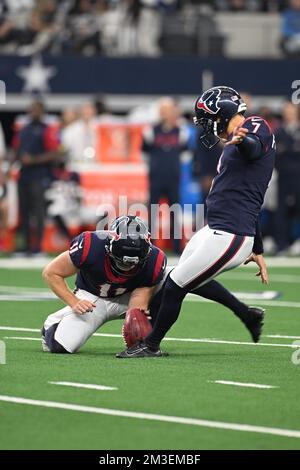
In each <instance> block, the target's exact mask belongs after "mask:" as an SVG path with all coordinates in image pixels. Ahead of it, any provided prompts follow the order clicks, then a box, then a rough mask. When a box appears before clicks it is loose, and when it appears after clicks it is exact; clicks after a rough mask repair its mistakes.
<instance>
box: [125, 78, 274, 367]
mask: <svg viewBox="0 0 300 470" xmlns="http://www.w3.org/2000/svg"><path fill="white" fill-rule="evenodd" d="M246 108H247V107H246V104H245V102H244V101H243V99H242V98H241V96H240V94H239V93H238V92H237V91H235V90H234V89H232V88H229V87H225V86H219V87H214V88H210V89H209V90H207V91H206V92H204V93H203V95H202V96H200V97H199V98H198V99H197V101H196V104H195V112H196V117H195V123H196V124H197V125H200V126H202V127H203V135H202V137H201V140H202V142H203V144H204V145H206V147H208V148H212V147H213V146H214V145H215V144H216V143H217V142H218V141H219V140H220V138H221V139H224V140H225V141H226V143H225V146H224V150H223V153H222V155H221V157H220V160H219V164H218V168H217V175H216V177H215V178H214V181H213V183H212V187H211V190H210V193H209V195H208V197H207V220H208V224H207V225H206V226H205V227H203V228H202V229H201V230H199V232H197V233H196V234H195V235H194V236H193V237H192V238H191V240H190V241H189V242H188V244H187V245H186V247H185V250H184V251H183V253H182V255H181V258H180V262H179V264H178V266H177V267H176V268H175V269H174V270H173V271H172V272H171V274H170V276H169V277H168V279H167V281H166V284H165V286H164V289H163V294H162V301H161V305H160V308H159V312H158V315H157V319H156V321H155V324H154V328H153V330H152V332H151V333H150V334H149V335H148V336H147V337H146V338H145V339H144V340H143V341H142V342H140V343H138V344H137V345H135V346H133V347H132V348H129V349H127V350H125V351H123V352H121V353H119V354H118V355H117V357H119V358H136V357H158V356H161V355H162V352H161V350H160V342H161V341H162V339H163V338H164V336H165V335H166V333H167V332H168V331H169V329H170V328H171V326H172V325H173V324H174V323H175V321H176V320H177V318H178V316H179V313H180V308H181V304H182V301H183V299H184V297H185V295H186V294H187V293H188V292H191V291H192V292H194V291H195V289H197V288H199V286H203V285H205V284H206V283H207V282H208V281H209V280H211V279H213V278H214V277H215V276H217V275H218V274H220V273H222V272H224V271H227V270H229V269H233V268H235V267H236V266H239V265H241V264H242V263H244V262H245V260H247V259H251V260H253V261H255V262H256V263H257V264H258V266H259V268H260V272H261V273H262V275H263V282H267V273H266V267H265V263H264V260H263V257H262V254H261V253H262V251H263V250H262V240H261V235H260V230H259V226H258V215H259V212H260V209H261V206H262V204H263V200H264V196H265V192H266V190H267V187H268V184H269V181H270V179H271V176H272V171H273V167H274V160H275V138H274V135H273V134H272V131H271V129H270V127H269V125H268V124H267V122H266V121H264V119H262V118H260V117H258V116H252V117H249V118H247V119H245V118H244V113H245V111H246ZM249 257H250V258H249ZM256 313H257V314H256V320H255V319H253V322H254V324H255V323H256V327H255V329H256V331H258V332H260V330H261V325H262V322H263V310H262V311H261V312H256Z"/></svg>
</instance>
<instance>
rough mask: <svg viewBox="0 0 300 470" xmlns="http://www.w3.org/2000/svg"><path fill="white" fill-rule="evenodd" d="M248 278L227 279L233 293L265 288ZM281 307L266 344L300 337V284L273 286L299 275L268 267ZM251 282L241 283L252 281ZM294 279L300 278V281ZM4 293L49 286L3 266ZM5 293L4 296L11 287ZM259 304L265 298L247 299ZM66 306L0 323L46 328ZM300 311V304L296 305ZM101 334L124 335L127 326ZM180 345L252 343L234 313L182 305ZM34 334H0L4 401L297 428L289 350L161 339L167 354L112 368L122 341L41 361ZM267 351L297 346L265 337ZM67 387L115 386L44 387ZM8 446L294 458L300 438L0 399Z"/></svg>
mask: <svg viewBox="0 0 300 470" xmlns="http://www.w3.org/2000/svg"><path fill="white" fill-rule="evenodd" d="M254 272H255V271H253V270H248V269H247V270H246V269H243V270H235V271H233V273H235V274H237V273H241V279H231V277H230V273H228V274H225V275H223V276H222V277H220V280H223V282H224V284H225V285H226V286H227V287H229V288H230V289H232V290H234V291H243V292H247V291H252V292H254V291H255V292H258V291H262V290H265V289H266V287H263V286H262V285H261V284H260V283H259V280H256V281H255V280H254V281H253V280H252V279H253V275H254ZM270 273H271V279H272V275H275V280H274V281H273V282H272V283H271V285H270V286H269V287H267V289H268V290H270V289H271V290H278V291H280V292H281V293H282V296H281V298H279V299H278V300H276V301H275V302H276V304H278V306H268V307H266V308H267V315H266V322H265V329H264V333H263V334H264V335H271V334H272V335H273V334H281V335H291V336H292V335H293V336H296V335H300V329H299V319H300V308H299V307H298V308H295V307H289V306H281V307H280V302H297V301H299V287H298V285H299V282H298V281H297V280H295V281H293V280H292V278H291V280H290V281H289V282H280V280H278V279H277V280H276V277H278V276H280V275H284V276H285V275H290V276H298V277H300V269H299V268H289V269H286V268H272V269H271V270H270ZM247 275H248V276H249V279H246V278H245V276H246V277H247ZM295 279H296V278H295ZM0 285H1V287H2V292H3V286H10V288H11V287H12V286H16V292H17V290H18V289H17V288H18V287H28V288H33V287H36V288H45V285H44V284H43V282H42V280H41V276H40V272H39V271H38V270H29V269H28V270H9V269H1V272H0ZM4 290H5V288H4ZM250 303H252V304H255V305H259V304H260V302H259V301H252V302H250ZM61 305H62V304H61V303H60V302H59V301H55V300H54V301H1V300H0V326H2V327H3V326H9V327H17V328H20V327H24V328H33V329H39V328H40V327H41V325H42V323H43V320H44V319H45V318H46V316H47V315H48V314H49V313H51V312H53V311H55V310H56V309H58V308H59V307H60V306H61ZM299 305H300V304H299ZM99 333H116V334H120V333H121V321H114V322H111V323H108V324H106V325H105V326H104V327H103V328H102V329H101V330H99ZM168 336H169V337H175V338H210V339H219V340H225V341H238V342H250V337H249V334H248V332H247V331H246V330H245V328H244V326H243V325H242V324H241V323H240V322H239V320H237V319H236V318H235V317H234V316H233V314H232V313H231V312H230V311H229V310H226V309H225V308H224V307H222V306H220V305H217V304H213V303H202V302H191V301H186V302H185V303H184V306H183V309H182V313H181V316H180V318H179V320H178V322H177V323H176V324H175V325H174V327H173V328H172V330H171V331H170V332H169V335H168ZM6 337H10V338H12V337H27V338H39V333H38V331H34V332H24V331H13V330H9V331H6V330H1V329H0V339H2V340H4V341H5V344H6V352H7V358H6V359H7V363H6V364H5V365H0V395H6V396H12V397H22V398H29V399H34V400H41V401H47V400H48V401H52V402H60V403H71V404H77V405H84V406H89V407H99V408H105V409H114V410H124V411H131V412H140V413H154V414H158V415H168V416H175V417H185V418H196V419H203V420H209V421H216V422H224V423H239V424H248V425H256V426H266V427H268V428H270V427H275V428H282V429H290V430H300V402H299V386H300V365H298V366H297V365H294V364H293V363H292V361H291V356H292V353H293V349H291V348H288V347H276V346H260V345H257V346H253V345H243V344H241V345H240V344H221V343H196V342H195V343H193V342H185V341H182V342H179V341H165V342H163V343H162V348H163V349H164V350H166V351H167V352H168V353H169V356H168V357H165V358H159V359H146V360H143V359H135V360H127V361H126V360H117V359H116V358H115V357H114V356H115V353H116V352H118V351H120V350H122V349H124V345H123V341H122V338H121V337H120V338H118V337H117V338H114V337H95V336H94V337H92V338H91V339H90V340H89V341H88V342H87V343H86V345H85V346H84V347H83V348H82V350H81V351H80V352H79V353H78V354H75V355H55V354H49V353H43V352H42V350H41V344H40V342H39V341H34V340H26V341H25V340H23V341H22V340H20V339H7V338H6ZM261 341H262V342H263V343H271V344H290V343H292V341H293V340H292V339H281V338H276V339H274V338H269V337H267V336H263V337H262V339H261ZM215 380H227V381H237V382H250V383H256V384H266V385H273V386H276V387H278V388H274V389H255V388H241V387H235V386H229V385H221V384H216V383H214V381H215ZM51 381H69V382H79V383H86V384H98V385H106V386H111V387H116V388H117V389H118V390H114V391H97V390H87V389H82V388H71V387H65V386H59V385H53V384H49V382H51ZM0 448H1V449H107V450H109V449H149V450H150V449H195V450H201V449H299V448H300V439H299V438H293V437H281V436H275V435H269V434H267V433H266V434H261V433H256V432H242V431H233V430H227V429H214V428H209V427H203V426H194V425H191V424H176V423H167V422H161V421H152V420H145V419H136V418H128V417H120V416H107V415H102V414H94V413H85V412H79V411H70V410H64V409H53V408H45V407H38V406H32V405H27V404H12V403H7V402H4V401H0Z"/></svg>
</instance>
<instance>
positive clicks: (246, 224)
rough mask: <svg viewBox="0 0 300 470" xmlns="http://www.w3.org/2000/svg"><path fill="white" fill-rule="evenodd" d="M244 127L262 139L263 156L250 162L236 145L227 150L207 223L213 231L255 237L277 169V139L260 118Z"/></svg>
mask: <svg viewBox="0 0 300 470" xmlns="http://www.w3.org/2000/svg"><path fill="white" fill-rule="evenodd" d="M241 127H245V128H246V129H248V134H247V135H249V136H251V134H252V135H255V136H257V137H258V138H259V141H260V143H261V153H260V155H259V156H258V157H257V158H255V159H251V158H249V157H247V156H246V155H245V154H243V152H242V151H241V149H239V147H238V146H237V145H227V146H225V147H224V150H223V153H222V155H221V157H220V160H219V163H218V168H217V175H216V177H215V178H214V181H213V183H212V187H211V190H210V193H209V195H208V197H207V200H206V203H207V220H208V225H209V227H210V228H213V229H216V230H224V231H226V232H230V233H234V234H236V235H244V236H254V235H255V232H256V228H255V225H256V220H257V217H258V214H259V212H260V209H261V206H262V204H263V201H264V196H265V193H266V190H267V188H268V184H269V182H270V179H271V176H272V171H273V168H274V163H275V138H274V135H273V133H272V131H271V129H270V126H269V125H268V123H267V122H266V121H265V120H264V119H262V118H260V117H257V116H251V117H249V118H247V119H246V120H245V121H244V123H243V124H242V126H241ZM229 140H230V137H229Z"/></svg>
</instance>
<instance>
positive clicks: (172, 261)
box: [0, 256, 300, 270]
mask: <svg viewBox="0 0 300 470" xmlns="http://www.w3.org/2000/svg"><path fill="white" fill-rule="evenodd" d="M178 260H179V257H170V258H169V263H168V264H169V265H170V266H176V264H177V263H178ZM49 261H51V257H47V256H45V258H36V259H35V258H30V259H28V258H26V257H22V256H20V257H18V258H1V259H0V268H5V269H15V268H17V269H42V268H44V267H45V266H46V265H47V264H48V263H49ZM266 262H267V265H268V266H269V267H270V268H272V267H275V268H299V267H300V257H299V256H295V257H287V256H282V257H281V256H278V257H266ZM29 263H30V266H29ZM242 268H243V269H245V270H248V269H249V268H250V269H252V268H253V265H252V264H247V265H246V266H242Z"/></svg>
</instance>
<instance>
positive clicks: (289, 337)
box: [264, 335, 300, 339]
mask: <svg viewBox="0 0 300 470" xmlns="http://www.w3.org/2000/svg"><path fill="white" fill-rule="evenodd" d="M264 337H265V338H279V339H300V336H288V335H264Z"/></svg>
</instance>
